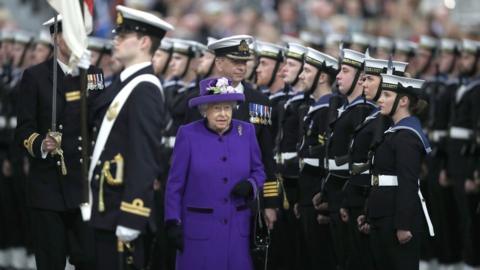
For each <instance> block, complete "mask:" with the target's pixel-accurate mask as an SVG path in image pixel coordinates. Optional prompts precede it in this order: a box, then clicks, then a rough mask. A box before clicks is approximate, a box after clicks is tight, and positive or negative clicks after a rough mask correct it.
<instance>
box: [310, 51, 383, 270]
mask: <svg viewBox="0 0 480 270" xmlns="http://www.w3.org/2000/svg"><path fill="white" fill-rule="evenodd" d="M342 54H343V58H342V59H341V66H340V71H339V73H338V75H337V77H336V79H337V84H338V89H339V91H340V93H341V94H342V95H343V96H344V97H345V98H346V99H347V101H346V103H345V104H344V105H343V106H342V107H341V108H339V109H338V111H339V113H338V117H337V118H336V119H335V121H334V122H333V123H331V125H332V129H333V131H332V134H331V136H330V138H328V143H327V154H326V159H325V166H326V168H328V170H329V174H328V176H327V178H326V179H325V183H324V187H323V191H322V193H323V196H322V197H323V199H326V201H327V202H328V210H329V212H330V218H331V221H330V225H331V232H332V237H333V243H334V248H335V252H336V256H337V261H338V263H339V265H340V266H341V267H343V268H346V266H348V265H349V264H350V263H352V262H351V261H350V260H349V258H350V257H349V255H351V254H348V253H349V252H348V245H349V244H348V243H349V240H348V238H349V237H350V236H349V234H348V226H347V222H348V213H346V211H342V213H340V207H341V203H342V201H343V196H344V195H343V187H344V185H345V183H346V181H347V180H348V178H349V177H350V175H349V171H348V146H349V143H350V141H351V139H352V136H353V134H354V131H355V128H356V127H357V126H358V125H359V124H360V123H362V122H363V120H364V119H365V118H366V117H367V116H368V115H369V114H370V113H371V111H372V110H373V109H374V108H375V104H374V103H372V102H371V101H369V100H365V98H364V96H363V95H362V93H363V87H362V85H361V80H360V79H361V77H362V73H363V62H364V58H365V55H364V54H363V53H360V52H357V51H353V50H350V49H343V50H342ZM318 199H319V195H316V196H315V197H314V200H318ZM314 203H315V204H316V202H314ZM340 216H342V219H340Z"/></svg>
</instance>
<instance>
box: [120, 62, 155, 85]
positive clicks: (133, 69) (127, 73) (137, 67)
mask: <svg viewBox="0 0 480 270" xmlns="http://www.w3.org/2000/svg"><path fill="white" fill-rule="evenodd" d="M151 64H152V62H142V63H138V64H135V65H132V66H129V67H127V68H125V69H124V70H123V71H122V72H121V73H120V81H122V82H123V81H125V80H126V79H127V78H128V77H130V76H132V75H133V74H134V73H135V72H137V71H139V70H140V69H142V68H146V67H148V66H149V65H151Z"/></svg>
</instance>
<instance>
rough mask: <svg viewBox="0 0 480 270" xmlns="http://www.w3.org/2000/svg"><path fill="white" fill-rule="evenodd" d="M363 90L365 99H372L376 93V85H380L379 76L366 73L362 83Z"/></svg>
mask: <svg viewBox="0 0 480 270" xmlns="http://www.w3.org/2000/svg"><path fill="white" fill-rule="evenodd" d="M362 86H363V91H364V92H365V98H366V99H367V100H373V99H374V98H375V96H376V95H377V91H379V90H378V86H380V77H379V76H375V75H371V74H366V75H365V76H364V80H363V83H362Z"/></svg>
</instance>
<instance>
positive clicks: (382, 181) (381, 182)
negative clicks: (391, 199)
mask: <svg viewBox="0 0 480 270" xmlns="http://www.w3.org/2000/svg"><path fill="white" fill-rule="evenodd" d="M371 184H372V186H379V187H396V186H398V179H397V176H396V175H372V180H371Z"/></svg>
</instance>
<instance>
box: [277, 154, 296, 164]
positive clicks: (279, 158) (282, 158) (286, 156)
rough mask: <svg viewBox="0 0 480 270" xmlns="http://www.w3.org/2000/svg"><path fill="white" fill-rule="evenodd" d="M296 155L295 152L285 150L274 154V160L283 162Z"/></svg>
mask: <svg viewBox="0 0 480 270" xmlns="http://www.w3.org/2000/svg"><path fill="white" fill-rule="evenodd" d="M296 157H297V152H285V153H280V155H276V156H275V161H277V163H279V164H283V162H284V161H286V160H290V159H292V158H296Z"/></svg>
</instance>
